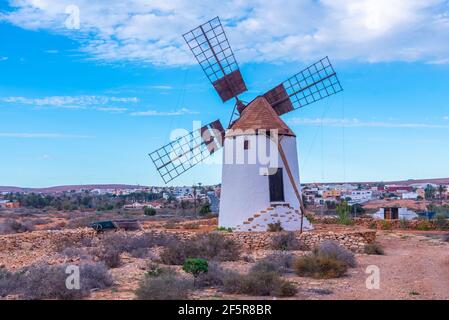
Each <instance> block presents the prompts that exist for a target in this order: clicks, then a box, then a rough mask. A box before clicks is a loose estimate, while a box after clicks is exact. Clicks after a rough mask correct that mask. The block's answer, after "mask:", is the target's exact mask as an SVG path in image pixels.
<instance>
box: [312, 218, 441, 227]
mask: <svg viewBox="0 0 449 320" xmlns="http://www.w3.org/2000/svg"><path fill="white" fill-rule="evenodd" d="M313 222H314V223H321V224H338V223H339V222H338V218H337V217H335V216H322V217H320V216H313ZM352 222H353V225H355V226H361V227H364V228H369V229H373V230H374V229H377V230H389V229H405V230H407V229H410V230H449V219H446V220H445V222H442V221H438V220H436V219H433V220H421V219H414V220H406V221H404V220H400V219H399V220H384V219H374V218H373V217H363V218H353V219H352ZM438 223H439V224H440V225H439V224H438ZM443 224H444V226H443Z"/></svg>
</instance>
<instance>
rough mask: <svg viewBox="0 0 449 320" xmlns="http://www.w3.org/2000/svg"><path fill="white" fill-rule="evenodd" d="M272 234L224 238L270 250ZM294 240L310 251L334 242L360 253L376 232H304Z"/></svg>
mask: <svg viewBox="0 0 449 320" xmlns="http://www.w3.org/2000/svg"><path fill="white" fill-rule="evenodd" d="M277 234H279V233H274V232H233V233H229V234H227V235H226V236H227V237H229V238H232V239H234V240H236V241H238V242H239V243H241V244H242V246H243V247H244V248H245V249H247V250H258V249H270V247H271V245H272V241H273V237H275V236H276V235H277ZM296 238H297V239H298V240H299V241H301V242H302V243H303V244H304V245H305V246H306V247H307V248H309V249H311V248H313V247H315V246H316V245H318V244H320V243H321V242H323V241H329V240H331V241H336V242H338V243H339V244H340V245H341V246H344V247H346V248H348V249H349V250H351V251H354V252H358V253H362V252H363V251H364V249H365V246H366V245H367V244H369V243H373V242H374V241H375V240H376V231H373V230H361V231H348V232H321V233H316V232H313V231H312V232H304V233H302V234H300V233H296Z"/></svg>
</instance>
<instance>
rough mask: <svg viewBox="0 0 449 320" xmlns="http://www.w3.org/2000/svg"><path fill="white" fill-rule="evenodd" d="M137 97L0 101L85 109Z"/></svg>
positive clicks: (9, 99) (130, 100)
mask: <svg viewBox="0 0 449 320" xmlns="http://www.w3.org/2000/svg"><path fill="white" fill-rule="evenodd" d="M138 101H139V99H138V98H137V97H108V96H95V95H82V96H49V97H43V98H28V97H20V96H19V97H17V96H14V97H3V98H0V102H5V103H8V104H18V105H33V106H36V107H58V108H65V109H85V108H87V107H89V106H102V105H105V104H107V103H111V102H112V103H114V102H115V103H136V102H138Z"/></svg>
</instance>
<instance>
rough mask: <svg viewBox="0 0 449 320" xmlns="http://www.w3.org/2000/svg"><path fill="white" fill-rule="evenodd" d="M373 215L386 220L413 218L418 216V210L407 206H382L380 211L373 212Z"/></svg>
mask: <svg viewBox="0 0 449 320" xmlns="http://www.w3.org/2000/svg"><path fill="white" fill-rule="evenodd" d="M373 217H374V218H375V219H384V220H395V219H405V220H412V219H415V218H418V215H417V214H416V212H414V211H411V210H408V209H407V208H380V209H379V211H377V212H376V213H374V214H373Z"/></svg>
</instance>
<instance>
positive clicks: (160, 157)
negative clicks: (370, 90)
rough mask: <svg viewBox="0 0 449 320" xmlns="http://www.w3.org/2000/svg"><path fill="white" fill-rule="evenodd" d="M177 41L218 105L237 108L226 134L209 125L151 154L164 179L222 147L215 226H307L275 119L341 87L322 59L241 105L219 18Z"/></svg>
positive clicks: (289, 141) (285, 133)
mask: <svg viewBox="0 0 449 320" xmlns="http://www.w3.org/2000/svg"><path fill="white" fill-rule="evenodd" d="M184 39H185V40H186V42H187V44H188V45H189V47H190V49H191V51H192V52H193V54H194V55H195V58H196V59H197V61H198V63H199V64H200V65H201V67H202V68H203V70H204V72H205V73H206V75H207V77H208V78H209V80H210V81H211V83H212V85H213V86H214V88H215V90H216V91H217V93H218V94H219V96H220V97H221V99H222V101H223V102H225V101H228V100H230V99H232V98H235V99H236V103H235V106H234V110H233V112H232V116H231V120H230V123H229V126H228V129H227V130H226V131H225V130H224V128H223V126H222V124H221V122H220V121H219V120H215V121H214V122H211V123H209V124H207V125H205V126H203V127H202V128H201V129H199V130H196V131H193V132H191V133H189V134H187V135H185V136H183V137H181V138H179V139H177V140H175V141H172V142H170V143H169V144H167V145H166V146H163V147H162V148H159V149H158V150H156V151H154V152H152V153H151V154H150V157H151V159H152V161H153V162H154V164H155V166H156V168H157V170H158V172H159V173H160V175H161V177H162V179H163V180H164V182H165V183H168V182H169V181H171V180H173V179H175V178H176V177H178V176H179V175H180V174H182V173H184V172H185V171H187V170H188V169H190V168H192V167H193V166H194V165H196V164H198V163H199V162H201V161H202V160H204V159H205V158H206V157H208V156H209V155H210V154H212V153H214V152H215V151H216V150H218V149H220V148H221V147H224V152H223V168H222V189H221V199H220V211H219V225H220V226H223V227H230V228H233V229H234V230H237V231H266V230H267V225H268V224H269V223H276V222H280V223H281V226H282V227H283V228H284V229H285V230H301V231H302V230H303V229H304V230H307V229H311V225H310V223H309V222H308V221H307V219H305V218H304V207H303V205H302V198H301V193H300V181H299V166H298V155H297V149H296V136H295V134H294V133H293V131H292V130H291V129H290V128H289V127H288V126H287V125H286V124H285V122H284V121H282V119H281V118H280V115H282V114H285V113H287V112H290V111H292V110H295V109H298V108H302V107H304V106H306V105H308V104H311V103H313V102H316V101H318V100H321V99H323V98H326V97H328V96H331V95H333V94H336V93H338V92H340V91H342V90H343V89H342V87H341V85H340V82H339V80H338V78H337V75H336V73H335V71H334V69H333V67H332V65H331V63H330V62H329V59H328V58H327V57H325V58H323V59H321V60H319V61H318V62H316V63H314V64H312V65H311V66H309V67H307V68H306V69H304V70H302V71H300V72H299V73H297V74H296V75H294V76H293V77H291V78H289V79H288V80H286V81H284V82H282V83H281V84H279V85H278V86H276V87H274V88H273V89H271V90H269V91H268V92H266V93H265V94H263V95H260V96H258V97H256V98H255V99H254V100H253V101H251V102H250V103H248V104H245V103H244V102H242V101H241V100H240V99H239V98H238V95H239V94H241V93H242V92H245V91H246V90H247V89H246V85H245V83H244V81H243V78H242V75H241V73H240V70H239V67H238V64H237V62H236V60H235V57H234V54H233V52H232V49H231V47H230V46H229V42H228V40H227V37H226V34H225V33H224V30H223V27H222V25H221V22H220V19H219V18H218V17H217V18H214V19H212V20H210V21H208V22H206V23H205V24H203V25H201V26H199V27H197V28H195V29H193V30H192V31H190V32H188V33H186V34H184ZM236 109H237V111H238V112H236ZM236 115H238V116H239V118H238V119H237V120H234V121H233V117H234V116H236Z"/></svg>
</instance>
